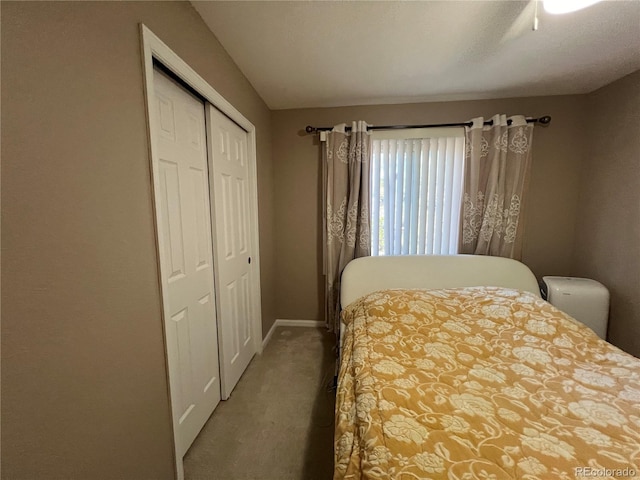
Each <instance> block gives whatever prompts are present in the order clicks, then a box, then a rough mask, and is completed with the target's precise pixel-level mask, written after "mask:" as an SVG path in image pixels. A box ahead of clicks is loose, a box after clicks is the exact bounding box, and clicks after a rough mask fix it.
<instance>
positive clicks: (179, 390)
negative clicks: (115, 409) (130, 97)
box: [152, 69, 220, 456]
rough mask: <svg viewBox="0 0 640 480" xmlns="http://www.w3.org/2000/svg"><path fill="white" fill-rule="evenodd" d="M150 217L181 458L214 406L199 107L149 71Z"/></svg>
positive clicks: (214, 347)
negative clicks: (153, 151) (153, 154)
mask: <svg viewBox="0 0 640 480" xmlns="http://www.w3.org/2000/svg"><path fill="white" fill-rule="evenodd" d="M153 81H154V90H155V99H154V107H155V109H154V110H152V111H153V112H154V114H155V116H156V118H155V120H156V121H155V125H156V127H155V128H156V130H157V131H156V135H155V138H156V139H157V150H158V152H157V157H158V159H157V160H154V165H153V167H154V174H155V175H156V179H157V181H156V192H155V196H156V215H157V219H158V234H159V238H158V242H159V246H160V261H161V272H162V283H163V292H164V302H165V305H164V309H165V335H166V344H167V358H168V364H169V383H170V387H171V400H172V407H173V420H174V429H175V430H176V432H175V437H176V441H177V443H178V446H177V449H178V452H179V455H181V456H184V454H185V453H186V451H187V450H188V448H189V447H190V446H191V443H192V442H193V440H194V439H195V437H196V435H198V433H199V432H200V430H201V429H202V427H203V426H204V424H205V422H206V421H207V419H208V418H209V416H210V415H211V413H212V412H213V410H214V408H215V407H216V405H217V404H218V403H219V401H220V375H219V363H218V337H217V327H216V303H215V302H216V298H215V290H214V278H213V259H212V255H213V253H212V231H211V216H210V204H209V202H210V197H209V174H208V168H207V140H206V128H205V107H204V103H203V102H202V101H200V100H199V99H198V98H196V97H194V96H193V95H191V94H190V93H188V92H187V91H186V90H185V89H184V88H182V87H181V86H179V85H178V84H177V83H175V82H174V81H172V80H171V79H170V78H168V77H167V76H166V75H165V74H164V73H162V72H160V71H159V70H157V69H154V76H153Z"/></svg>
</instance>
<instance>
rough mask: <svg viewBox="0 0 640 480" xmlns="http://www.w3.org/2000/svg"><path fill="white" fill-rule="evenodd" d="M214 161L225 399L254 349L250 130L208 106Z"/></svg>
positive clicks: (223, 391)
mask: <svg viewBox="0 0 640 480" xmlns="http://www.w3.org/2000/svg"><path fill="white" fill-rule="evenodd" d="M207 125H208V129H209V130H208V131H209V132H210V136H209V138H211V140H212V141H211V142H210V145H209V149H210V150H209V151H210V157H211V160H212V171H211V179H212V180H211V185H212V189H213V197H214V201H213V205H214V218H215V220H214V227H215V228H214V230H215V234H214V238H215V240H216V245H217V246H218V247H217V248H216V249H214V251H215V252H217V255H216V259H215V260H216V266H217V268H216V282H217V285H218V286H219V288H220V292H221V295H220V305H219V310H218V313H219V315H218V329H219V334H220V337H221V339H222V342H221V344H220V349H221V355H220V370H221V378H222V398H223V399H226V398H228V397H229V395H230V394H231V391H232V390H233V388H234V387H235V385H236V384H237V383H238V380H239V379H240V376H241V375H242V373H243V372H244V370H245V369H246V368H247V366H248V365H249V362H250V361H251V359H252V358H253V355H254V354H255V353H256V351H255V348H256V347H255V342H254V339H253V330H252V328H251V327H252V324H253V320H254V316H255V315H256V312H254V311H253V302H252V296H251V292H252V291H253V290H252V288H251V287H252V283H251V282H252V281H254V280H253V277H252V275H251V273H252V268H254V267H255V263H254V264H253V265H252V264H251V259H250V256H251V247H250V240H249V238H250V237H249V218H250V217H249V214H250V210H249V208H250V205H251V203H250V198H249V188H248V185H249V163H248V160H247V143H248V141H247V132H245V131H244V130H243V129H242V128H240V127H239V126H238V125H236V124H235V123H234V122H232V121H231V120H229V119H228V118H227V117H226V116H225V115H224V114H222V113H221V112H220V111H219V110H217V109H216V108H214V107H212V106H211V105H208V106H207Z"/></svg>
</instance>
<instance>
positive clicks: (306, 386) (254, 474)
mask: <svg viewBox="0 0 640 480" xmlns="http://www.w3.org/2000/svg"><path fill="white" fill-rule="evenodd" d="M333 343H334V337H333V335H332V334H329V333H327V332H326V331H324V330H321V329H315V328H303V327H278V328H277V329H276V330H275V332H274V334H273V337H272V338H271V341H270V342H269V343H268V344H267V346H266V348H265V349H264V352H263V353H262V355H256V356H255V357H254V359H253V360H252V361H251V364H250V365H249V367H248V368H247V370H246V371H245V373H244V375H243V376H242V378H241V379H240V381H239V382H238V385H236V388H235V389H234V391H233V392H232V394H231V397H230V398H229V400H227V401H226V402H220V404H219V405H218V407H217V408H216V410H215V411H214V412H213V415H212V416H211V418H210V419H209V421H208V422H207V423H206V425H205V426H204V428H203V429H202V432H200V435H198V437H197V438H196V440H195V441H194V443H193V445H192V446H191V448H190V449H189V451H188V452H187V454H186V455H185V458H184V470H185V479H186V480H218V479H220V480H330V479H331V478H332V476H333V428H334V420H333V415H334V405H335V396H334V392H333V390H332V389H331V388H330V387H331V385H332V383H333V374H334V365H335V358H334V352H333V350H332V347H333Z"/></svg>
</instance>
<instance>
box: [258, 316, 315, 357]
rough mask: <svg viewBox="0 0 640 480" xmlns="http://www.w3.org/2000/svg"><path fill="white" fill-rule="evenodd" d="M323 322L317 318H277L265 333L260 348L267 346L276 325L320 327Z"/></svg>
mask: <svg viewBox="0 0 640 480" xmlns="http://www.w3.org/2000/svg"><path fill="white" fill-rule="evenodd" d="M324 326H325V323H324V322H322V321H319V320H290V319H282V318H277V319H276V321H275V322H273V325H272V326H271V328H270V329H269V331H268V332H267V334H266V335H265V337H264V339H263V340H262V349H263V350H264V347H266V346H267V343H269V341H270V340H271V337H272V336H273V332H275V330H276V328H277V327H308V328H321V327H324Z"/></svg>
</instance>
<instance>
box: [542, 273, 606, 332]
mask: <svg viewBox="0 0 640 480" xmlns="http://www.w3.org/2000/svg"><path fill="white" fill-rule="evenodd" d="M542 281H543V283H544V285H545V288H546V292H547V300H548V301H549V303H550V304H552V305H553V306H554V307H556V308H557V309H559V310H562V311H563V312H565V313H567V314H569V315H571V316H572V317H573V318H575V319H576V320H578V321H579V322H581V323H584V324H585V325H586V326H587V327H589V328H590V329H591V330H593V331H594V332H595V333H596V335H598V336H599V337H600V338H602V339H603V340H606V337H607V323H608V320H609V290H607V288H606V287H605V286H604V285H602V284H601V283H600V282H597V281H595V280H591V279H589V278H578V277H555V276H547V277H542Z"/></svg>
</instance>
